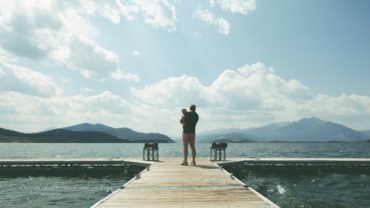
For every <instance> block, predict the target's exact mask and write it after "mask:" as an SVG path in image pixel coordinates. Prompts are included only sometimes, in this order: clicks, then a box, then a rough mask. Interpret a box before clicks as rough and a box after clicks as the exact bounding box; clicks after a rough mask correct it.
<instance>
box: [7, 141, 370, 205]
mask: <svg viewBox="0 0 370 208" xmlns="http://www.w3.org/2000/svg"><path fill="white" fill-rule="evenodd" d="M209 147H210V144H202V143H200V144H197V150H198V156H201V157H209ZM142 148H143V144H74V143H73V144H16V143H2V144H0V158H1V159H5V158H18V159H19V158H118V157H119V158H140V157H141V156H142ZM159 151H160V158H161V157H181V154H182V153H181V144H179V143H175V144H160V145H159ZM227 156H228V157H369V158H370V143H350V144H340V143H323V144H321V143H304V144H293V143H266V144H261V143H258V144H255V143H250V144H249V143H247V144H229V147H228V148H227ZM179 162H180V161H179ZM239 169H240V171H238V173H237V175H238V177H239V178H240V179H241V180H243V181H244V182H245V183H247V184H249V185H250V186H252V187H253V188H255V189H256V190H257V191H259V192H260V193H261V194H263V195H265V196H267V197H268V198H269V199H271V200H272V201H274V202H275V203H277V204H278V205H280V206H281V207H368V204H370V173H369V172H368V171H365V172H364V171H362V170H356V171H349V172H345V173H336V172H325V173H323V172H320V171H318V172H315V171H314V172H312V171H309V173H308V172H307V173H304V172H305V171H303V173H302V172H301V173H300V174H286V172H284V173H282V172H279V171H270V172H266V171H260V170H249V169H248V170H246V169H245V168H243V167H241V168H240V167H239ZM133 174H134V173H133V172H130V171H128V172H127V173H122V172H114V173H113V172H112V173H110V174H105V175H91V174H80V173H79V174H75V175H73V176H71V175H70V174H69V175H68V176H65V177H60V176H58V177H56V176H53V175H41V176H35V175H28V176H27V174H26V175H25V176H14V175H12V176H10V175H4V174H2V175H1V174H0V196H1V197H0V207H72V208H73V207H76V208H77V207H89V206H91V205H92V204H94V203H95V202H97V201H98V200H100V199H101V198H103V197H104V196H106V195H107V194H109V193H110V192H111V191H113V190H115V189H117V188H119V187H120V186H121V185H122V184H124V183H125V182H126V181H127V180H129V179H130V178H131V177H132V175H133Z"/></svg>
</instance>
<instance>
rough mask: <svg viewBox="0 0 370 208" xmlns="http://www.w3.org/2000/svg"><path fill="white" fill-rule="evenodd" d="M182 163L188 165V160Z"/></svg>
mask: <svg viewBox="0 0 370 208" xmlns="http://www.w3.org/2000/svg"><path fill="white" fill-rule="evenodd" d="M180 165H185V166H186V165H188V161H185V160H184V161H182V163H181V164H180Z"/></svg>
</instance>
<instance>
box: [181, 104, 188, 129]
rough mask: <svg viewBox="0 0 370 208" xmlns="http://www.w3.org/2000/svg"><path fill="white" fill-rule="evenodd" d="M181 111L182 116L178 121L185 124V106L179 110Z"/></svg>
mask: <svg viewBox="0 0 370 208" xmlns="http://www.w3.org/2000/svg"><path fill="white" fill-rule="evenodd" d="M181 112H182V116H181V119H180V123H181V124H182V126H184V125H185V114H186V113H187V111H186V109H185V108H183V109H182V110H181Z"/></svg>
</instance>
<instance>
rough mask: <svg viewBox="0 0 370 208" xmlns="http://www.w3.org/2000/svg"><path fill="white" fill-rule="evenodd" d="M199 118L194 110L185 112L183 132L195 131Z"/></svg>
mask: <svg viewBox="0 0 370 208" xmlns="http://www.w3.org/2000/svg"><path fill="white" fill-rule="evenodd" d="M198 120H199V116H198V114H197V113H196V112H192V111H191V112H187V113H186V114H185V125H184V131H183V133H195V126H196V125H197V122H198Z"/></svg>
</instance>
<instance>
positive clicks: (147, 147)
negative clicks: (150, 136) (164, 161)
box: [143, 142, 159, 161]
mask: <svg viewBox="0 0 370 208" xmlns="http://www.w3.org/2000/svg"><path fill="white" fill-rule="evenodd" d="M145 155H146V158H145ZM143 160H151V161H159V150H158V143H148V142H146V143H145V144H144V148H143Z"/></svg>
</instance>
